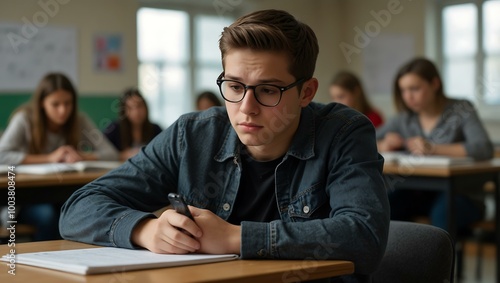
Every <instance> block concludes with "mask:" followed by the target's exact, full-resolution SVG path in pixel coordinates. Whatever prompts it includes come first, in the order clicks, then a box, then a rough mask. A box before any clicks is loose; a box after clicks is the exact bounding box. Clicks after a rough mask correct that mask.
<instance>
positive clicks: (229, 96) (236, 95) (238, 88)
mask: <svg viewBox="0 0 500 283" xmlns="http://www.w3.org/2000/svg"><path fill="white" fill-rule="evenodd" d="M220 91H221V94H222V96H223V97H224V99H225V100H227V101H230V102H238V101H240V100H241V99H243V95H245V85H244V84H242V83H239V82H233V81H223V82H222V84H221V85H220Z"/></svg>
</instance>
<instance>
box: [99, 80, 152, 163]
mask: <svg viewBox="0 0 500 283" xmlns="http://www.w3.org/2000/svg"><path fill="white" fill-rule="evenodd" d="M103 132H104V135H105V136H106V137H107V138H108V139H109V140H110V141H111V143H112V144H113V145H114V146H115V147H116V149H117V150H119V151H120V160H127V159H128V158H130V157H132V156H134V155H135V154H137V152H138V151H139V148H140V147H141V146H143V145H146V144H147V143H148V142H150V141H151V140H152V139H153V138H154V137H155V136H156V135H158V134H159V133H160V132H161V128H160V126H158V125H157V124H154V123H151V122H150V121H149V111H148V105H147V104H146V101H145V100H144V97H143V96H142V95H141V93H140V92H139V90H137V89H135V88H130V89H127V90H126V91H125V92H124V94H123V96H122V98H121V99H120V110H119V120H117V121H115V122H113V123H111V124H110V125H109V126H108V127H106V129H104V131H103Z"/></svg>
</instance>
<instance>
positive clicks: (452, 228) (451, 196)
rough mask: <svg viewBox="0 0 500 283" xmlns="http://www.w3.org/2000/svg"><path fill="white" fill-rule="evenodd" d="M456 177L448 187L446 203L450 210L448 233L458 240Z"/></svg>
mask: <svg viewBox="0 0 500 283" xmlns="http://www.w3.org/2000/svg"><path fill="white" fill-rule="evenodd" d="M455 183H456V181H455V178H452V179H451V182H448V188H446V190H445V192H446V202H447V203H446V205H447V208H448V209H447V210H446V211H448V217H447V218H448V227H447V230H448V233H450V235H451V237H452V239H453V240H455V242H456V240H457V212H456V203H455V190H456V187H455Z"/></svg>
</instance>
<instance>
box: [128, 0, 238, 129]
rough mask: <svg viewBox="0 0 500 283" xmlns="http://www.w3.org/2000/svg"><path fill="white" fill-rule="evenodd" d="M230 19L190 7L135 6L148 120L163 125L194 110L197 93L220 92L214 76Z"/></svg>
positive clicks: (140, 65) (216, 74) (140, 78)
mask: <svg viewBox="0 0 500 283" xmlns="http://www.w3.org/2000/svg"><path fill="white" fill-rule="evenodd" d="M233 20H234V19H233V18H232V17H227V16H224V17H223V16H219V15H217V14H215V13H214V14H210V13H204V12H195V11H190V10H171V9H158V8H148V7H144V8H140V9H139V10H138V12H137V42H138V48H137V49H138V58H139V88H140V90H141V91H142V93H143V95H144V96H145V98H146V100H147V101H148V106H149V109H150V118H151V119H152V120H154V121H155V122H158V123H159V124H160V125H161V126H162V127H164V128H165V127H167V126H169V125H170V124H172V123H173V122H174V121H175V120H176V119H177V118H178V117H179V116H180V115H182V114H184V113H187V112H189V111H193V110H194V97H195V96H196V94H197V93H199V92H201V91H204V90H211V91H214V92H215V93H218V88H217V85H216V84H215V80H216V79H217V76H218V75H219V74H220V72H221V71H222V66H221V59H220V51H219V48H218V47H219V44H218V40H219V37H220V34H221V32H222V29H223V27H225V26H228V25H230V24H231V23H232V22H233Z"/></svg>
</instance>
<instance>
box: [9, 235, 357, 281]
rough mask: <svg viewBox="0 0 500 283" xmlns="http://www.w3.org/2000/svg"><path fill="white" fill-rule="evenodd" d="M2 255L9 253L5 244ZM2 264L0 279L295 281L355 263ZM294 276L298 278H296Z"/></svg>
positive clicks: (52, 245) (47, 245) (53, 245)
mask: <svg viewBox="0 0 500 283" xmlns="http://www.w3.org/2000/svg"><path fill="white" fill-rule="evenodd" d="M0 247H1V250H0V252H1V254H5V253H6V252H7V246H6V245H2V246H0ZM91 247H96V246H92V245H87V244H82V243H77V242H71V241H65V240H60V241H47V242H32V243H23V244H17V245H16V251H17V252H18V253H23V252H37V251H55V250H68V249H79V248H91ZM8 270H9V267H8V266H7V265H6V264H5V263H3V262H2V263H1V264H0V282H9V283H11V282H37V283H45V282H46V283H63V282H64V283H72V282H85V283H110V282H127V283H133V282H141V283H145V282H148V283H154V282H161V283H164V282H178V283H183V282H252V283H254V282H259V283H265V282H273V283H274V282H296V281H298V280H314V279H320V278H329V277H334V276H340V275H347V274H352V273H353V272H354V264H353V263H352V262H350V261H337V260H234V261H227V262H218V263H209V264H200V265H190V266H181V267H168V268H159V269H147V270H138V271H129V272H121V273H109V274H99V275H87V276H84V275H77V274H71V273H66V272H61V271H55V270H50V269H44V268H38V267H32V266H25V265H21V264H16V275H15V276H13V275H9V274H8V273H7V271H8ZM294 279H295V280H294Z"/></svg>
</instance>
